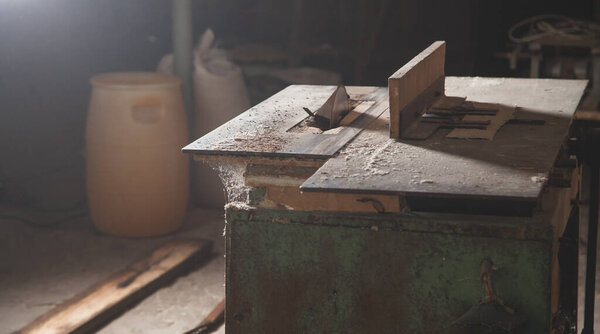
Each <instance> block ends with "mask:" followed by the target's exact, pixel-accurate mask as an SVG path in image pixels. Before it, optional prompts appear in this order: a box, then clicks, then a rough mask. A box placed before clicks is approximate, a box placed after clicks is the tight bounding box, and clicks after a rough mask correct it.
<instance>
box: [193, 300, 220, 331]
mask: <svg viewBox="0 0 600 334" xmlns="http://www.w3.org/2000/svg"><path fill="white" fill-rule="evenodd" d="M224 320H225V298H223V299H222V300H221V302H219V304H217V306H215V308H213V310H212V311H210V313H209V314H208V315H207V316H206V318H204V320H202V322H201V323H200V324H199V325H198V326H196V327H194V329H191V330H189V331H187V332H185V333H184V334H207V333H212V332H214V331H215V330H217V329H218V328H219V327H220V326H221V325H222V324H223V322H224Z"/></svg>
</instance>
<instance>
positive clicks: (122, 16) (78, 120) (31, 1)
mask: <svg viewBox="0 0 600 334" xmlns="http://www.w3.org/2000/svg"><path fill="white" fill-rule="evenodd" d="M384 3H386V2H385V1H384V0H371V1H361V0H355V1H348V0H305V1H304V2H303V6H302V10H301V11H300V12H298V11H296V12H295V11H294V8H295V7H294V1H291V0H290V1H282V0H236V1H234V0H197V1H196V2H195V3H194V22H195V27H194V29H195V33H196V36H198V35H199V34H200V33H201V32H202V31H204V29H205V28H206V27H212V28H213V29H214V30H215V33H216V35H217V37H218V38H219V39H221V40H222V41H223V45H224V46H234V45H239V44H242V43H250V42H260V43H271V44H275V45H279V46H281V47H284V48H286V47H289V46H290V45H291V44H292V42H294V43H295V44H297V45H323V44H326V45H329V46H331V47H333V49H335V50H338V51H337V55H336V57H335V59H333V60H332V61H331V62H329V63H327V62H324V63H323V62H321V63H319V62H316V61H313V63H311V60H310V59H307V60H306V62H307V64H308V65H316V66H321V67H324V68H329V69H332V70H335V71H338V72H340V73H342V75H343V78H344V82H345V83H346V84H377V85H385V83H386V78H387V76H388V75H389V74H390V73H392V72H393V71H394V70H395V69H396V68H398V67H399V66H401V65H402V64H404V63H405V62H406V61H407V60H409V59H410V58H411V57H413V56H414V55H415V54H416V53H418V52H419V51H420V50H421V49H423V48H424V47H426V46H427V45H428V44H429V43H431V42H432V41H434V40H440V39H443V40H446V41H447V42H448V49H447V63H446V68H447V71H446V72H447V74H450V75H509V74H510V73H507V71H506V62H505V61H503V60H499V59H496V58H494V56H493V55H494V53H495V52H497V51H500V50H502V49H503V48H504V47H505V44H506V40H507V39H506V31H507V29H508V27H509V26H510V25H512V24H514V23H515V22H517V21H518V20H521V19H523V18H526V17H528V16H532V15H536V14H542V13H557V14H564V15H570V16H573V17H576V18H581V19H592V18H593V16H594V9H595V7H594V2H593V0H582V1H576V2H575V1H556V0H550V1H541V0H533V1H516V0H511V1H481V0H460V1H447V0H422V1H417V0H403V1H398V0H394V1H389V2H387V7H385V10H383V11H382V10H380V9H379V8H380V6H382V4H384ZM170 8H171V2H170V1H166V0H52V1H43V0H5V1H0V183H1V184H2V188H1V189H0V191H1V193H0V196H1V197H0V199H1V200H4V201H7V202H11V203H17V204H23V205H34V206H44V207H52V208H57V207H65V206H69V205H71V204H72V203H74V202H76V201H78V200H80V199H82V198H83V163H84V158H83V151H82V148H83V134H84V126H85V116H86V109H87V103H88V98H89V93H90V85H89V83H88V81H89V78H90V77H91V76H93V75H94V74H97V73H102V72H110V71H152V70H154V69H155V68H156V64H157V62H158V61H159V60H160V58H161V56H162V55H164V54H166V53H168V52H170V49H171V36H170V34H171V11H170ZM298 14H300V15H298ZM295 15H296V16H295ZM294 18H296V20H297V22H299V24H298V27H299V30H297V33H296V34H294V30H293V25H292V22H294ZM375 26H378V27H379V28H377V30H375V32H376V33H373V27H375ZM294 36H295V37H294ZM364 50H366V51H364ZM357 59H359V63H358V65H357ZM2 194H3V195H2Z"/></svg>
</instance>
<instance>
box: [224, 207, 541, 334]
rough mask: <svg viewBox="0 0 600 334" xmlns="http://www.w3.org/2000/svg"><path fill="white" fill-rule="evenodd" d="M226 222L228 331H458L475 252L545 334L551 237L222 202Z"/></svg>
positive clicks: (469, 300) (476, 287)
mask: <svg viewBox="0 0 600 334" xmlns="http://www.w3.org/2000/svg"><path fill="white" fill-rule="evenodd" d="M227 221H228V224H227V277H226V282H227V286H226V289H227V290H226V291H227V310H226V317H227V324H226V326H227V332H228V333H231V334H237V333H244V334H248V333H396V334H397V333H400V334H402V333H411V334H413V333H417V334H418V333H427V334H430V333H462V332H461V331H460V330H458V329H456V328H453V327H452V325H451V324H452V322H453V321H454V320H456V319H458V317H460V316H461V315H462V314H463V313H465V312H466V311H467V310H468V309H469V308H470V307H471V306H472V305H473V304H474V303H475V302H476V301H477V300H479V299H480V298H481V297H482V296H483V294H484V291H483V289H482V287H481V283H480V282H479V279H478V277H479V265H480V263H481V261H482V259H483V258H484V257H490V258H491V259H492V260H493V261H494V263H495V264H496V265H497V266H498V268H499V269H498V271H497V277H496V280H495V286H496V289H497V291H498V294H499V296H500V297H501V298H503V299H504V301H505V302H506V303H507V304H509V305H511V306H512V307H514V308H515V309H516V310H517V312H518V313H519V314H521V315H524V316H525V317H526V318H527V327H526V328H524V329H523V331H521V332H519V333H548V332H549V327H550V281H549V277H550V271H551V270H550V268H551V256H550V254H551V241H549V240H546V241H542V240H530V239H526V238H524V237H523V236H522V235H521V236H519V231H522V229H523V227H524V225H525V224H523V223H522V222H521V223H514V222H513V223H504V224H501V223H499V222H498V221H496V223H495V224H499V225H503V226H504V227H503V230H504V232H503V233H497V235H502V236H503V237H502V238H498V237H494V236H493V232H494V231H495V230H494V229H493V228H489V226H488V228H489V231H488V232H490V233H482V231H479V229H480V228H481V227H482V225H481V224H477V223H475V224H469V221H462V222H459V223H458V224H456V225H455V223H456V222H448V221H446V222H444V221H443V220H427V221H426V222H427V224H424V223H425V221H424V220H422V221H420V222H419V220H418V219H415V218H409V217H408V216H407V217H405V218H402V216H397V215H396V216H391V217H390V216H388V217H384V216H382V215H369V216H366V215H365V216H356V215H328V214H315V213H308V212H292V211H253V212H248V211H236V210H234V209H232V208H229V209H228V211H227ZM471 223H473V222H471ZM453 226H456V227H460V229H462V230H461V232H460V233H449V232H451V231H453V232H454V230H453V229H454V227H453ZM545 227H546V229H551V228H550V226H547V225H545ZM423 228H427V229H428V231H427V232H425V231H424V230H422V229H423ZM471 228H473V229H474V230H472V231H470V229H471ZM456 231H457V232H458V230H456ZM498 231H499V230H498ZM511 231H512V232H511ZM477 234H479V235H477ZM526 234H527V233H526ZM510 235H514V238H511V237H508V236H510ZM542 235H547V233H540V234H539V236H542Z"/></svg>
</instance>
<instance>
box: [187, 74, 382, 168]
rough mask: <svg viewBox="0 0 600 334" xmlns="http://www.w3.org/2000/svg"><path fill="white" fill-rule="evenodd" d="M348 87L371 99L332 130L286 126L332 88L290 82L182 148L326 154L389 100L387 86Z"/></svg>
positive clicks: (315, 105) (272, 154)
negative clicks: (309, 130)
mask: <svg viewBox="0 0 600 334" xmlns="http://www.w3.org/2000/svg"><path fill="white" fill-rule="evenodd" d="M346 88H347V91H348V94H349V95H350V97H351V98H352V99H354V100H358V101H374V102H375V103H374V104H372V105H371V107H369V109H367V110H366V111H365V112H364V113H362V114H361V115H360V116H359V117H357V118H356V119H355V120H354V121H352V123H350V124H348V125H347V126H343V127H341V129H340V131H337V132H336V133H335V134H329V133H324V134H312V133H297V132H290V131H288V130H289V129H291V128H293V127H294V126H295V125H296V124H298V123H300V122H302V121H303V120H304V119H305V118H306V117H307V114H306V112H305V111H304V110H303V108H308V109H310V110H316V109H318V108H319V107H321V106H322V105H323V104H324V103H325V102H326V101H327V99H328V98H329V97H330V96H331V94H332V93H333V92H334V91H335V89H336V87H335V86H307V85H293V86H289V87H287V88H286V89H284V90H282V91H281V92H279V93H277V94H275V95H273V96H272V97H270V98H269V99H267V100H265V101H264V102H262V103H260V104H258V105H257V106H255V107H253V108H251V109H249V110H247V111H246V112H244V113H242V114H241V115H239V116H238V117H236V118H234V119H233V120H231V121H229V122H227V123H226V124H224V125H222V126H220V127H219V128H217V129H215V130H214V131H212V132H210V133H208V134H207V135H205V136H203V137H202V138H200V139H198V140H196V141H194V142H193V143H191V144H189V145H188V146H186V147H185V148H184V149H183V151H184V152H186V153H193V154H194V155H196V156H206V155H218V156H252V157H256V156H259V157H288V158H289V157H296V158H329V157H331V156H332V155H333V154H335V153H336V152H337V151H338V150H339V149H340V148H342V147H343V146H344V145H345V144H346V143H347V142H348V141H350V140H351V139H352V138H354V137H355V136H356V135H357V134H358V133H359V132H360V131H361V130H362V129H364V128H365V127H366V126H367V125H368V124H369V123H370V122H371V121H373V120H374V119H376V118H377V117H379V115H381V113H383V111H384V110H386V109H387V106H388V101H387V100H388V97H387V89H386V88H377V87H346Z"/></svg>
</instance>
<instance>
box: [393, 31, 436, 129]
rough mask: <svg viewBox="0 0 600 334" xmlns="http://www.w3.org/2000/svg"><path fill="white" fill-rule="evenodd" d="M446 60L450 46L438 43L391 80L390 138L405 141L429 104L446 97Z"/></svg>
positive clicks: (407, 64)
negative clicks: (433, 100) (406, 133)
mask: <svg viewBox="0 0 600 334" xmlns="http://www.w3.org/2000/svg"><path fill="white" fill-rule="evenodd" d="M445 57H446V42H443V41H437V42H434V43H433V44H431V45H430V46H429V47H428V48H427V49H425V50H423V52H421V53H420V54H418V55H417V56H416V57H414V58H413V59H412V60H411V61H409V62H408V63H406V65H404V66H402V68H400V69H399V70H398V71H396V73H394V74H392V76H391V77H389V79H388V87H389V88H388V89H389V99H390V138H400V137H401V135H402V131H403V130H404V129H406V128H408V126H410V124H411V123H412V122H413V121H414V120H415V119H416V118H417V117H418V116H417V115H416V113H418V112H420V111H421V110H419V109H420V106H421V104H426V101H425V100H429V99H430V98H434V97H436V96H439V95H443V94H444V59H445ZM415 101H416V102H417V104H418V105H416V104H415ZM411 106H412V107H413V108H411Z"/></svg>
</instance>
